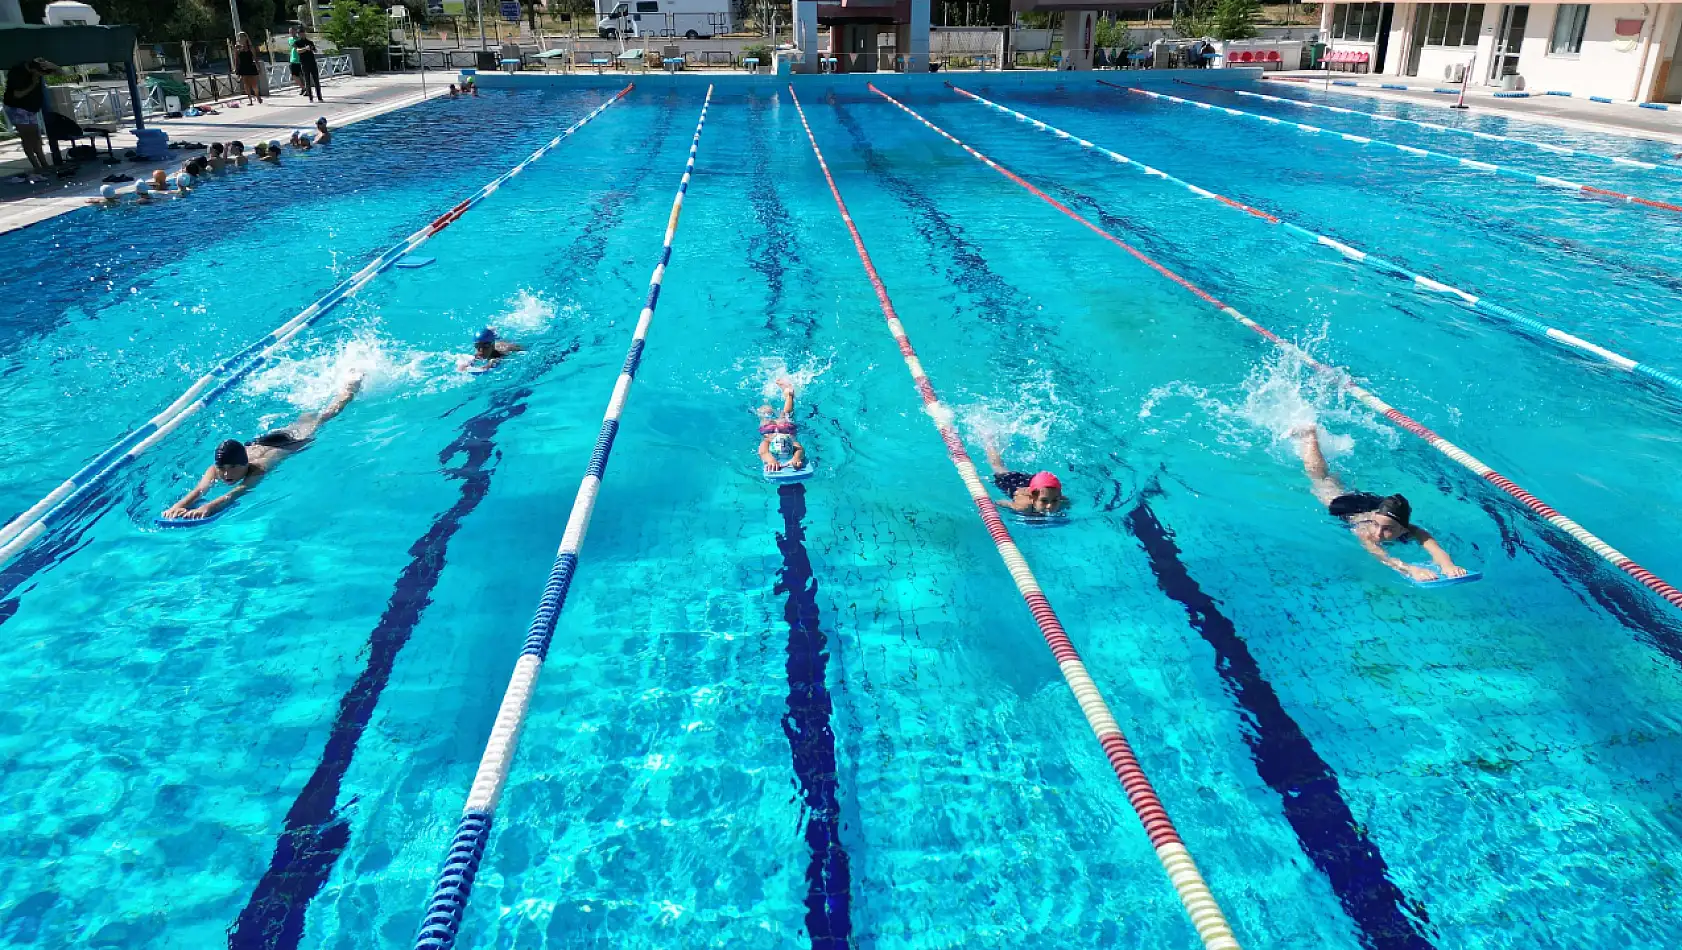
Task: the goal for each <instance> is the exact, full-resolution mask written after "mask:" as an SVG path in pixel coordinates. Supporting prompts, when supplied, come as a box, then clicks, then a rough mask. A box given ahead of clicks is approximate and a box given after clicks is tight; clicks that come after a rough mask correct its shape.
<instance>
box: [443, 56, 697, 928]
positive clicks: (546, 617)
mask: <svg viewBox="0 0 1682 950" xmlns="http://www.w3.org/2000/svg"><path fill="white" fill-rule="evenodd" d="M712 99H713V87H712V86H711V85H710V84H709V85H708V86H707V97H706V99H705V100H704V101H703V102H702V103H701V117H700V119H699V120H697V121H696V123H695V137H694V138H692V139H690V141H689V158H688V161H687V162H686V163H685V164H684V166H683V178H681V179H680V180H679V181H678V186H677V197H675V198H673V199H672V210H671V214H670V215H669V216H668V217H667V218H666V238H665V241H664V242H663V243H662V244H661V247H660V259H659V261H658V262H657V263H656V264H655V265H654V274H653V276H651V277H650V278H649V280H648V298H647V299H646V300H645V301H644V302H643V306H642V313H641V314H640V315H639V316H638V317H637V327H636V331H635V332H634V333H633V334H632V335H631V346H630V350H629V351H628V352H627V353H626V354H625V365H624V367H623V368H622V369H621V370H620V371H619V380H618V382H617V383H615V384H614V387H613V395H612V396H611V397H609V399H608V402H607V412H606V413H605V414H603V416H602V428H601V432H600V434H599V435H597V436H596V447H595V449H594V450H593V451H592V452H591V453H590V462H589V464H588V465H587V466H585V469H584V480H583V481H582V482H581V483H579V486H578V494H577V495H575V496H574V497H573V500H572V512H571V514H570V515H568V516H567V526H566V531H565V533H563V534H562V535H561V546H560V549H559V551H558V552H557V553H556V555H555V563H554V565H553V566H552V567H551V568H550V571H549V580H548V583H547V584H545V585H544V588H543V597H542V599H541V600H539V601H538V605H537V614H536V616H535V617H533V618H532V622H531V627H530V629H529V630H528V631H527V633H526V639H525V643H524V645H523V647H522V649H521V650H520V657H519V659H518V660H517V661H515V663H514V674H513V676H512V677H511V678H510V679H509V681H508V689H507V690H506V691H505V692H504V693H503V696H502V704H501V705H500V706H499V707H498V708H497V713H496V722H495V723H494V724H493V725H492V726H491V735H490V739H489V741H487V742H486V744H485V753H484V755H483V756H482V757H481V758H480V759H479V769H478V771H477V772H475V773H474V776H473V785H472V787H470V788H469V789H468V792H467V804H466V805H465V806H464V807H463V808H462V813H461V821H460V823H459V824H458V825H457V826H456V834H455V837H454V838H453V839H452V840H451V842H450V848H449V851H448V852H447V853H446V854H445V856H444V863H443V867H442V868H441V869H440V870H439V872H438V880H437V882H436V883H435V884H434V885H433V888H432V897H431V899H430V900H428V901H427V905H426V916H425V917H424V918H423V920H422V921H421V927H420V932H419V933H418V934H417V935H416V937H415V948H416V950H444V948H448V947H453V946H455V941H456V936H457V934H458V933H460V930H461V918H462V913H463V912H464V911H465V910H466V908H467V899H468V897H469V896H470V895H471V894H472V891H473V879H474V878H475V877H476V876H477V875H478V873H479V864H480V862H481V861H482V860H483V859H484V856H485V846H486V844H487V842H488V841H489V840H490V835H491V824H492V821H493V819H494V818H495V816H496V806H497V803H498V802H499V801H500V800H501V798H502V790H503V788H504V787H505V786H506V785H507V783H508V772H509V769H510V768H511V767H512V766H513V764H514V753H515V751H516V749H517V748H518V747H519V742H520V729H521V727H522V726H524V725H525V721H526V713H527V711H528V710H529V709H530V707H531V698H532V694H533V693H534V692H535V691H536V690H537V676H538V674H539V673H540V672H542V670H543V660H544V658H545V657H547V656H548V654H549V644H550V642H551V641H552V640H553V639H554V636H555V623H556V621H557V620H558V619H559V618H560V615H561V608H562V607H564V606H565V605H566V598H567V592H568V591H569V590H570V589H571V588H572V579H573V576H574V574H575V573H576V572H577V570H578V552H579V550H580V549H581V548H582V547H583V546H584V535H585V532H586V531H588V530H589V528H590V516H591V515H592V514H593V513H594V512H595V510H596V496H597V493H598V492H600V491H601V485H602V477H603V476H604V475H606V474H607V461H608V455H609V453H611V452H612V451H613V440H614V437H615V436H616V435H618V433H619V417H620V415H621V414H622V413H623V412H624V410H625V401H626V400H627V399H628V398H629V397H630V394H631V384H632V383H633V382H635V380H636V377H637V367H638V366H639V365H640V364H641V363H642V352H643V347H644V346H645V345H646V343H647V340H648V328H649V325H650V324H652V323H653V322H654V310H655V308H656V307H658V306H659V305H660V286H661V284H662V283H663V282H664V281H665V279H666V265H668V264H670V263H671V260H672V241H673V240H674V239H675V238H676V237H677V225H678V218H679V217H680V216H681V215H682V214H683V197H684V195H685V194H687V193H688V192H689V182H690V179H691V178H692V177H693V176H694V174H695V156H696V154H697V153H698V152H699V150H700V147H701V132H702V131H703V130H704V129H705V128H706V125H707V109H708V107H710V106H711V105H712Z"/></svg>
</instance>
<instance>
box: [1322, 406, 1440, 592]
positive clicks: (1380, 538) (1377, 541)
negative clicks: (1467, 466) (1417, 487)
mask: <svg viewBox="0 0 1682 950" xmlns="http://www.w3.org/2000/svg"><path fill="white" fill-rule="evenodd" d="M1291 438H1292V439H1293V440H1294V441H1295V442H1296V448H1297V455H1299V456H1301V458H1302V468H1303V471H1305V472H1306V473H1308V480H1309V481H1310V482H1312V483H1313V486H1314V497H1315V498H1317V499H1319V501H1320V504H1322V505H1325V506H1326V511H1327V512H1328V513H1329V514H1331V516H1332V517H1334V518H1341V519H1343V521H1344V522H1345V523H1346V524H1348V525H1349V530H1350V531H1352V532H1354V534H1355V539H1356V540H1357V541H1360V542H1361V547H1363V548H1366V550H1367V553H1368V554H1371V555H1372V556H1373V557H1374V558H1376V559H1377V560H1378V562H1379V563H1380V564H1383V565H1384V566H1385V567H1388V568H1390V569H1391V570H1393V571H1396V572H1397V573H1399V574H1401V575H1402V576H1404V577H1407V578H1408V579H1410V580H1415V581H1434V580H1436V579H1437V578H1438V577H1439V576H1441V577H1461V576H1464V575H1465V574H1466V569H1465V568H1463V567H1461V566H1460V565H1458V564H1456V563H1454V558H1452V557H1450V556H1449V553H1448V552H1447V551H1446V550H1444V549H1443V546H1442V545H1440V544H1438V543H1437V539H1436V538H1433V537H1432V536H1431V532H1429V531H1426V530H1425V529H1424V528H1421V527H1420V526H1418V525H1416V524H1414V523H1413V506H1412V505H1410V504H1409V503H1408V500H1407V499H1406V498H1405V497H1403V496H1401V495H1386V496H1384V497H1379V496H1378V495H1374V494H1372V493H1370V492H1351V491H1345V490H1344V488H1343V482H1341V481H1339V480H1338V477H1337V476H1336V475H1333V474H1332V472H1331V468H1330V466H1328V465H1327V464H1326V456H1325V455H1324V454H1323V453H1321V451H1320V428H1319V427H1318V426H1312V425H1310V426H1302V427H1299V428H1297V429H1293V430H1291ZM1398 541H1400V542H1406V541H1416V542H1418V543H1419V546H1420V547H1421V548H1424V549H1425V553H1426V554H1429V555H1430V556H1431V563H1433V564H1435V565H1436V566H1437V570H1438V571H1440V572H1442V573H1441V574H1440V575H1438V574H1437V573H1435V572H1433V571H1432V570H1431V569H1430V568H1428V567H1420V566H1419V565H1416V564H1409V563H1407V562H1406V561H1403V560H1402V559H1400V558H1395V557H1391V556H1390V554H1389V553H1388V552H1386V551H1385V550H1384V545H1386V544H1390V543H1392V542H1398Z"/></svg>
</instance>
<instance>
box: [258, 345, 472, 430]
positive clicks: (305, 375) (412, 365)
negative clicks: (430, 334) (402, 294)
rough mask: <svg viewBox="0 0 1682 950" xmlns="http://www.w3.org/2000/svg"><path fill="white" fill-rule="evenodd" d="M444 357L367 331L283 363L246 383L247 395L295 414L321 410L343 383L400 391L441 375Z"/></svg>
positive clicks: (284, 360) (282, 360)
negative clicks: (289, 407) (248, 386)
mask: <svg viewBox="0 0 1682 950" xmlns="http://www.w3.org/2000/svg"><path fill="white" fill-rule="evenodd" d="M450 358H451V357H450V356H449V355H448V354H438V353H428V352H425V351H424V350H416V349H406V348H403V347H400V346H398V345H397V344H396V343H394V342H392V341H391V340H388V339H386V338H385V337H383V336H381V335H380V332H379V330H378V329H376V328H375V327H374V326H372V325H364V326H362V327H359V328H358V329H357V330H356V331H355V332H354V333H353V334H352V335H351V336H350V337H349V338H346V339H340V340H334V341H329V342H326V343H325V344H324V345H321V346H318V347H315V348H313V349H311V350H310V351H309V352H305V353H301V354H298V355H296V356H292V357H283V358H282V359H281V360H280V361H279V362H277V363H275V364H273V365H271V366H269V367H268V368H266V369H264V370H263V371H262V372H260V373H258V374H257V375H256V376H254V377H253V378H252V380H251V390H252V391H253V392H255V393H257V394H258V395H262V396H272V397H276V398H279V399H282V400H284V401H286V402H287V403H289V404H291V405H293V406H295V407H297V408H298V409H301V410H315V409H319V408H321V407H322V406H323V405H325V404H326V403H327V402H328V401H329V400H331V399H332V398H333V396H334V395H335V394H337V393H338V391H339V389H340V388H341V387H343V386H344V384H345V383H346V381H348V380H350V379H351V378H353V377H356V376H361V377H362V381H363V391H364V392H365V393H366V392H370V391H379V390H382V389H396V388H404V387H406V386H408V385H412V384H413V383H415V382H417V381H421V380H425V379H428V378H437V377H439V376H440V375H441V374H442V373H443V372H445V371H447V370H446V369H444V368H443V367H448V366H449V365H450V364H449V360H450Z"/></svg>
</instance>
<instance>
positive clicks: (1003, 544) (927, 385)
mask: <svg viewBox="0 0 1682 950" xmlns="http://www.w3.org/2000/svg"><path fill="white" fill-rule="evenodd" d="M870 88H872V89H875V88H876V87H875V86H871V87H870ZM788 93H789V96H790V97H791V98H793V100H794V108H795V111H796V112H798V113H799V115H800V124H801V126H802V127H804V128H805V130H806V138H807V139H808V140H809V141H810V142H811V143H812V154H814V155H816V156H817V159H818V167H819V168H821V169H822V170H823V177H824V180H825V181H827V182H828V183H829V193H830V194H831V195H833V196H835V207H836V208H837V209H838V210H839V211H840V212H841V221H842V223H844V224H845V225H846V226H847V233H848V234H849V235H851V236H852V239H853V248H854V249H855V250H857V251H858V255H859V262H860V263H862V264H863V265H864V273H865V276H866V277H867V278H869V280H870V286H871V287H872V288H873V289H874V290H875V291H876V300H877V303H879V304H880V305H881V307H882V316H883V317H884V318H886V319H887V321H888V332H890V333H892V334H893V337H894V342H895V343H898V344H899V352H900V355H901V356H903V357H905V366H906V368H907V369H909V370H910V371H911V381H912V382H913V383H914V384H916V387H917V392H918V394H920V395H921V396H922V397H923V409H924V411H925V412H927V413H928V415H929V418H930V419H931V420H933V421H934V425H935V428H936V429H937V430H938V431H939V432H940V438H941V441H943V442H945V443H946V454H947V455H948V456H949V457H950V458H951V459H952V465H953V466H954V467H955V468H957V470H958V476H959V477H960V478H962V479H963V481H964V487H966V488H967V489H969V494H970V498H971V499H972V500H973V501H974V502H975V508H976V511H977V512H978V513H979V514H980V515H981V520H982V521H983V522H984V523H985V524H986V525H987V533H988V534H989V535H991V536H992V538H993V544H994V545H995V546H997V547H998V549H999V557H1000V558H1002V559H1003V560H1004V562H1005V569H1006V570H1008V571H1010V576H1011V580H1013V581H1015V582H1016V589H1017V590H1018V591H1021V593H1022V599H1023V601H1024V602H1026V603H1027V605H1028V609H1029V611H1030V612H1031V613H1032V614H1033V616H1034V623H1035V624H1037V625H1038V626H1039V628H1040V635H1041V636H1042V637H1044V638H1045V643H1046V646H1047V647H1050V648H1051V654H1052V656H1054V657H1056V659H1057V666H1058V668H1059V669H1060V670H1061V671H1062V673H1063V680H1064V681H1065V682H1066V683H1068V684H1069V689H1070V691H1072V692H1073V693H1074V694H1075V702H1077V703H1079V704H1080V710H1081V712H1082V713H1083V714H1085V716H1086V722H1087V724H1088V725H1089V726H1091V727H1092V732H1093V734H1094V735H1096V736H1097V737H1098V744H1099V745H1100V746H1102V747H1103V749H1104V755H1105V757H1107V758H1108V759H1109V761H1110V768H1112V769H1113V770H1115V774H1116V778H1118V779H1120V780H1121V786H1122V789H1123V790H1124V791H1125V792H1126V793H1127V801H1128V804H1130V805H1132V806H1133V811H1134V812H1135V813H1137V814H1138V816H1139V821H1140V822H1141V823H1142V824H1143V825H1144V826H1145V834H1146V835H1147V836H1148V837H1149V838H1150V842H1151V847H1152V848H1154V849H1155V850H1156V858H1157V860H1158V861H1159V862H1161V864H1162V869H1163V870H1164V871H1166V872H1167V873H1168V880H1169V882H1170V883H1172V884H1173V886H1174V890H1175V892H1176V893H1178V894H1179V897H1180V903H1181V904H1182V905H1184V906H1185V909H1186V913H1187V914H1188V915H1190V917H1191V923H1192V926H1193V927H1195V928H1197V935H1198V937H1199V938H1201V939H1202V941H1203V946H1204V947H1206V948H1208V950H1238V940H1237V938H1235V937H1234V936H1233V933H1232V927H1231V925H1229V924H1228V923H1227V921H1226V916H1225V915H1224V914H1223V913H1221V908H1220V905H1219V904H1217V903H1216V902H1215V896H1214V895H1213V894H1211V893H1210V892H1209V887H1208V885H1207V884H1205V883H1204V882H1203V875H1202V874H1201V873H1199V872H1198V870H1197V865H1196V863H1195V862H1193V861H1192V858H1191V853H1190V852H1188V851H1187V850H1186V846H1185V844H1184V843H1182V842H1181V841H1180V835H1179V832H1178V831H1176V830H1175V829H1174V823H1173V822H1172V821H1170V820H1169V818H1168V812H1167V810H1166V809H1164V808H1163V806H1162V801H1161V799H1159V798H1157V795H1156V790H1155V789H1153V788H1152V787H1151V783H1150V779H1148V778H1146V777H1145V772H1144V770H1143V769H1142V768H1140V766H1139V760H1138V759H1137V758H1136V757H1135V756H1134V755H1133V749H1132V747H1131V746H1129V745H1128V743H1127V737H1126V736H1125V735H1123V734H1122V731H1121V726H1120V725H1118V724H1117V723H1116V719H1115V715H1114V714H1113V713H1112V712H1110V708H1109V706H1108V704H1106V703H1105V702H1104V697H1103V694H1101V693H1100V692H1099V691H1098V685H1097V684H1096V683H1094V682H1093V680H1092V676H1091V674H1089V673H1088V672H1087V671H1086V664H1085V663H1083V662H1081V658H1080V654H1079V653H1078V652H1076V651H1075V647H1074V644H1073V643H1071V642H1069V637H1068V634H1066V633H1065V632H1064V631H1063V624H1062V622H1061V621H1060V620H1058V619H1057V613H1056V612H1055V611H1053V610H1052V609H1051V602H1050V601H1048V600H1047V599H1046V596H1045V593H1044V592H1043V591H1041V590H1040V584H1039V581H1038V580H1035V578H1034V573H1033V571H1031V570H1030V569H1029V568H1028V562H1027V561H1026V560H1025V559H1024V558H1023V557H1022V552H1021V551H1020V550H1018V549H1017V547H1016V542H1014V541H1012V540H1011V537H1010V531H1009V530H1007V529H1006V528H1005V523H1004V520H1003V519H1002V518H1000V517H999V510H998V508H997V507H996V506H995V505H994V504H993V499H992V496H991V495H989V494H988V493H987V486H986V485H985V484H983V483H982V481H981V475H980V473H978V472H977V471H976V470H975V463H974V462H972V461H970V457H969V453H968V452H966V451H965V450H964V443H963V439H961V438H960V437H959V436H958V432H957V430H956V429H954V428H953V426H952V419H953V415H952V410H951V408H950V407H948V406H946V404H944V403H942V402H941V401H940V397H939V396H937V395H935V391H934V384H933V383H931V382H930V381H929V377H928V374H927V373H925V372H924V371H923V364H922V363H921V362H919V361H918V359H917V351H916V350H914V349H912V348H911V339H910V337H908V336H907V335H906V333H905V325H904V324H903V323H901V322H900V319H899V314H898V313H896V312H895V311H894V303H893V300H891V299H890V298H889V297H888V288H887V287H886V286H885V285H883V283H882V277H881V275H880V274H878V273H877V272H876V265H875V263H874V262H872V261H871V259H870V252H869V251H868V250H866V249H865V246H864V238H863V237H862V236H861V235H860V234H859V229H858V226H857V225H855V224H854V223H853V216H852V214H851V213H849V212H848V211H847V203H846V202H845V201H844V200H842V198H841V190H840V189H839V188H837V187H836V185H835V176H833V175H831V174H830V173H829V163H828V162H825V161H824V157H823V150H822V149H820V148H818V140H817V137H816V136H814V135H813V134H812V126H811V125H810V124H809V123H808V122H807V121H806V110H805V109H803V108H801V106H800V97H799V96H796V95H795V93H794V87H793V86H790V87H789V90H788Z"/></svg>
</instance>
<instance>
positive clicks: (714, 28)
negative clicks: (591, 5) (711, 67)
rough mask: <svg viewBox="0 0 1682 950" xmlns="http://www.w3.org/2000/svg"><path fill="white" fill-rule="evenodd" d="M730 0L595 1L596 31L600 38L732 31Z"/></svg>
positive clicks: (698, 35) (707, 34) (692, 35)
mask: <svg viewBox="0 0 1682 950" xmlns="http://www.w3.org/2000/svg"><path fill="white" fill-rule="evenodd" d="M730 3H731V0H596V33H597V35H599V36H601V37H603V38H604V39H610V40H611V39H614V38H616V37H619V36H621V35H623V36H624V37H625V38H627V39H629V38H631V37H662V36H682V37H686V38H688V39H692V40H696V39H704V38H706V37H711V36H721V35H723V34H725V33H733V32H735V30H736V25H735V23H734V22H733V21H732V19H731V16H730Z"/></svg>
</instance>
